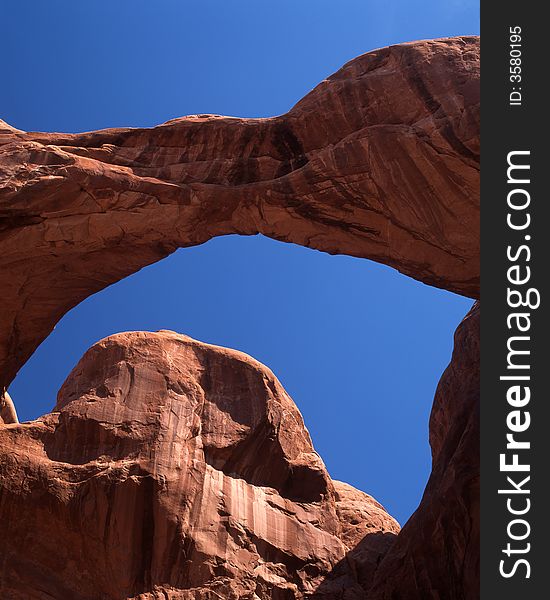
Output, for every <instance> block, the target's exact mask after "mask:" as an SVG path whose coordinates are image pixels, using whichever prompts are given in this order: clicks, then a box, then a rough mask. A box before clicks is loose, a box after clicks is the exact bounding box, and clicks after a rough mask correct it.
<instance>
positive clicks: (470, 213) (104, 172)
mask: <svg viewBox="0 0 550 600" xmlns="http://www.w3.org/2000/svg"><path fill="white" fill-rule="evenodd" d="M478 119H479V40H478V38H475V37H464V38H452V39H442V40H434V41H425V42H415V43H411V44H403V45H398V46H392V47H389V48H384V49H381V50H375V51H374V52H369V53H367V54H365V55H363V56H360V57H358V58H356V59H355V60H352V61H351V62H349V63H348V64H347V65H345V66H344V67H343V68H342V69H340V71H338V72H337V73H335V74H334V75H332V76H331V77H329V78H328V79H327V80H325V81H323V82H322V83H321V84H319V85H318V86H317V87H316V88H315V89H314V90H313V91H312V92H311V93H310V94H308V95H307V96H306V97H305V98H304V99H303V100H301V101H300V102H298V104H297V105H296V106H295V107H294V108H293V109H292V110H291V111H290V112H288V113H287V114H285V115H282V116H280V117H275V118H271V119H235V118H228V117H219V116H213V115H196V116H191V117H185V118H182V119H176V120H174V121H170V122H168V123H166V124H164V125H161V126H159V127H155V128H153V129H110V130H104V131H97V132H90V133H82V134H72V135H71V134H57V133H25V132H20V131H17V130H14V129H13V128H11V127H9V126H7V125H5V126H4V127H3V128H2V129H0V278H1V280H2V281H3V282H9V285H6V284H4V286H3V313H2V318H1V319H0V387H1V386H2V385H4V386H7V385H9V383H10V382H11V380H12V379H13V377H14V376H15V374H16V373H17V370H18V369H19V368H20V367H21V365H22V364H24V363H25V361H26V360H27V359H28V358H29V356H30V355H31V354H32V352H33V351H34V350H35V349H36V347H37V346H38V344H40V342H41V341H42V340H43V339H44V338H45V337H46V336H47V335H48V334H49V333H50V332H51V330H52V328H53V327H54V325H55V323H56V322H57V321H58V320H59V319H60V318H61V317H62V316H63V314H64V313H65V312H67V311H68V310H69V309H70V308H72V307H73V306H75V305H76V304H78V303H79V302H80V301H82V300H83V299H85V298H86V297H87V296H89V295H90V294H93V293H94V292H97V291H99V290H101V289H102V288H104V287H106V286H107V285H109V284H111V283H114V282H116V281H118V280H120V279H122V278H123V277H125V276H127V275H129V274H131V273H133V272H135V271H137V270H139V269H140V268H142V267H144V266H146V265H148V264H150V263H153V262H155V261H158V260H160V259H161V258H163V257H165V256H167V255H168V254H170V253H171V252H173V251H174V250H175V249H176V248H178V247H183V246H192V245H195V244H201V243H203V242H205V241H207V240H209V239H210V238H212V237H214V236H217V235H226V234H231V233H239V234H245V235H252V234H256V233H262V234H264V235H267V236H270V237H272V238H275V239H278V240H283V241H289V242H294V243H297V244H302V245H305V246H309V247H311V248H316V249H318V250H323V251H325V252H329V253H339V254H350V255H353V256H358V257H364V258H370V259H373V260H376V261H379V262H382V263H384V264H387V265H390V266H392V267H395V268H397V269H399V270H400V271H402V272H403V273H405V274H407V275H410V276H412V277H414V278H416V279H419V280H420V281H424V282H425V283H429V284H431V285H436V286H439V287H442V288H445V289H448V290H452V291H455V292H458V293H462V294H466V295H469V296H476V295H477V294H478V291H479V233H478V221H479V189H478V186H479V154H478V153H479V121H478Z"/></svg>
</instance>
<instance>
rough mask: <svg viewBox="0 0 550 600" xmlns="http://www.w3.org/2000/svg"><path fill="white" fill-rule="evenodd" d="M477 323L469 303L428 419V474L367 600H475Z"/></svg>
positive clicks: (476, 314)
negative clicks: (427, 479)
mask: <svg viewBox="0 0 550 600" xmlns="http://www.w3.org/2000/svg"><path fill="white" fill-rule="evenodd" d="M479 320H480V309H479V305H478V304H477V303H476V304H475V305H474V307H473V308H472V309H471V310H470V312H469V313H468V314H467V315H466V317H465V318H464V320H463V321H462V323H461V324H460V325H459V327H458V329H457V331H456V334H455V346H454V351H453V357H452V360H451V363H450V365H449V366H448V367H447V369H446V370H445V372H444V373H443V376H442V377H441V381H440V382H439V385H438V387H437V391H436V394H435V400H434V405H433V408H432V414H431V418H430V445H431V447H432V472H431V475H430V479H429V481H428V485H427V486H426V490H425V492H424V496H423V498H422V501H421V503H420V506H419V507H418V509H417V511H416V512H415V513H414V515H413V516H412V517H411V518H410V519H409V521H408V522H407V524H406V525H405V527H403V530H402V531H401V533H400V534H399V536H398V538H397V539H396V542H395V544H394V545H393V546H392V548H391V550H390V552H389V553H388V555H387V556H386V557H385V558H384V560H383V561H382V563H381V565H380V567H379V569H378V570H377V572H376V578H375V582H374V585H373V588H372V589H371V590H370V593H369V594H368V599H369V600H409V599H412V598H418V599H419V600H420V599H424V598H433V599H436V598H445V599H446V600H447V599H448V600H475V599H476V598H478V597H479V359H480V355H479Z"/></svg>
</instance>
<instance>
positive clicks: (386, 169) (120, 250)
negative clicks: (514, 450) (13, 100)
mask: <svg viewBox="0 0 550 600" xmlns="http://www.w3.org/2000/svg"><path fill="white" fill-rule="evenodd" d="M478 79H479V40H478V39H477V38H473V37H463V38H453V39H443V40H432V41H424V42H415V43H412V44H403V45H399V46H392V47H390V48H384V49H381V50H376V51H374V52H371V53H368V54H365V55H363V56H361V57H359V58H357V59H355V60H353V61H351V62H350V63H348V64H347V65H345V66H344V67H343V68H342V69H341V70H340V71H338V72H337V73H336V74H334V75H333V76H331V77H329V78H328V79H327V80H325V81H323V82H322V83H321V84H320V85H319V86H318V87H317V88H315V89H314V90H313V91H312V92H311V93H310V94H309V95H308V96H306V97H305V98H304V99H303V100H302V101H300V102H299V103H298V104H297V105H296V106H295V107H294V108H293V109H292V110H291V111H289V112H288V113H287V114H285V115H282V116H280V117H275V118H272V119H232V118H227V117H219V116H213V115H196V116H192V117H186V118H183V119H177V120H175V121H171V122H168V123H166V124H164V125H161V126H159V127H156V128H153V129H116V130H115V129H113V130H104V131H98V132H90V133H82V134H72V135H71V134H53V133H50V134H47V133H27V132H23V131H19V130H16V129H14V128H13V127H10V126H8V125H6V124H3V123H0V276H1V277H2V282H3V294H2V302H3V304H2V313H1V314H0V378H1V381H0V391H1V390H2V388H3V387H4V386H7V385H8V384H9V383H10V382H11V381H12V379H13V377H14V376H15V374H16V372H17V370H18V369H19V368H20V367H21V365H22V364H24V362H25V361H26V360H27V358H28V357H29V356H30V354H31V353H32V352H33V351H34V349H35V348H36V347H37V345H38V344H39V343H40V342H41V341H42V340H43V339H44V338H45V337H46V336H47V335H48V333H49V332H50V331H51V329H52V328H53V326H54V325H55V323H56V322H57V321H58V320H59V318H61V316H62V315H63V314H64V313H65V312H66V311H67V310H69V309H70V308H71V307H73V306H75V305H76V304H78V302H80V301H81V300H83V299H84V298H86V297H87V296H89V295H90V294H92V293H94V292H96V291H98V290H100V289H102V288H104V287H106V286H107V285H109V284H111V283H113V282H115V281H118V280H119V279H121V278H123V277H125V276H127V275H129V274H130V273H133V272H135V271H137V270H139V269H140V268H142V267H143V266H145V265H147V264H150V263H152V262H155V261H157V260H160V259H161V258H163V257H164V256H166V255H168V254H169V253H170V252H172V251H174V250H175V249H176V248H177V247H183V246H190V245H194V244H200V243H202V242H204V241H206V240H208V239H210V238H212V237H214V236H217V235H225V234H229V233H239V234H245V235H252V234H256V233H263V234H265V235H268V236H271V237H273V238H275V239H280V240H283V241H291V242H295V243H298V244H302V245H306V246H309V247H312V248H316V249H319V250H323V251H325V252H330V253H344V254H350V255H353V256H358V257H363V258H370V259H373V260H376V261H379V262H383V263H385V264H388V265H390V266H393V267H395V268H397V269H399V270H400V271H402V272H403V273H406V274H408V275H410V276H412V277H415V278H416V279H419V280H420V281H423V282H425V283H428V284H431V285H436V286H439V287H442V288H445V289H448V290H451V291H454V292H458V293H462V294H466V295H468V296H472V297H477V295H478V292H479V231H478V219H479V190H478V186H479V154H478V152H479V121H478V117H479V112H478V111H479V80H478ZM477 320H478V315H477V308H476V310H475V311H474V312H473V313H471V314H470V315H469V316H468V318H467V319H466V320H465V322H464V323H463V325H462V326H461V327H460V328H459V331H458V333H457V337H456V340H455V343H456V346H455V352H454V355H453V360H452V363H451V365H450V367H449V369H448V370H447V371H446V373H445V375H444V377H443V379H442V382H441V384H440V386H439V388H438V393H437V396H436V402H435V405H434V411H433V415H432V420H431V425H430V428H431V429H430V438H431V443H432V448H433V457H434V465H433V472H432V476H431V478H430V482H429V484H428V487H427V490H426V493H425V495H424V497H423V500H422V503H421V505H420V507H419V509H418V511H417V512H416V513H415V515H414V516H413V518H412V519H411V520H410V522H409V523H408V524H407V526H406V527H405V528H404V529H403V531H402V532H401V533H400V534H399V535H398V536H397V538H395V535H394V534H395V531H396V529H395V526H394V525H392V527H394V528H393V529H392V528H391V527H389V526H388V523H393V521H391V519H390V517H388V516H387V515H386V513H385V512H384V511H383V509H382V508H381V507H379V505H377V504H376V503H375V502H374V501H373V500H372V499H371V498H370V497H368V496H366V495H363V494H362V493H361V492H358V491H356V490H353V489H350V488H349V487H348V486H346V485H344V484H339V483H336V482H333V481H331V480H330V478H329V477H328V475H327V473H326V470H325V469H324V467H323V465H322V462H321V461H320V460H319V458H318V457H317V456H316V455H315V453H314V451H313V448H312V447H311V442H310V441H309V437H308V436H307V433H306V432H305V429H304V428H303V424H302V422H301V418H300V417H299V414H298V413H297V411H296V409H295V407H294V406H293V404H292V403H291V401H290V400H289V399H288V397H287V396H286V394H285V393H284V391H283V390H282V389H281V388H280V386H279V384H277V383H276V380H275V379H274V378H273V377H272V376H271V374H269V372H267V370H266V369H265V368H263V367H261V366H259V365H257V363H253V361H252V363H249V362H247V361H250V359H244V358H243V357H242V355H238V356H237V355H236V354H232V353H231V352H230V351H225V350H220V349H213V348H211V347H208V348H206V347H205V346H204V345H201V344H199V343H197V342H193V341H191V340H189V339H188V338H181V337H179V336H177V335H175V334H168V333H159V334H131V335H130V334H127V335H126V337H124V336H122V337H120V336H117V337H115V338H110V339H109V340H107V341H104V342H102V343H100V344H99V345H97V346H94V348H92V350H90V352H89V353H88V354H87V355H86V356H85V358H84V359H83V361H82V362H81V363H80V365H79V367H77V369H76V370H75V371H74V372H73V374H72V375H71V377H70V378H69V380H68V381H67V383H66V384H65V386H64V388H63V390H62V391H61V393H60V397H59V402H58V406H57V408H56V411H55V412H54V413H52V414H50V415H46V416H45V417H43V418H42V419H39V420H38V421H35V422H32V423H27V424H21V425H18V424H16V423H12V424H8V425H3V426H1V427H0V437H1V442H0V448H1V449H2V450H1V452H0V465H1V469H2V470H1V472H0V490H1V492H0V493H1V496H0V523H1V524H2V527H3V528H5V529H3V530H2V535H1V536H0V540H1V541H0V543H1V544H2V546H1V548H0V550H1V552H2V557H3V561H2V563H1V564H2V567H1V568H2V572H1V576H0V592H1V593H0V595H1V596H2V597H6V598H16V599H17V598H20V599H22V598H25V599H27V598H37V599H40V600H42V598H51V597H53V598H72V597H75V598H76V599H77V600H80V598H82V599H88V598H90V599H91V598H94V599H95V598H97V597H98V595H99V594H103V595H104V597H105V598H121V597H134V598H137V597H140V598H142V599H143V600H145V599H147V600H149V599H152V598H173V599H180V598H186V599H187V598H204V599H206V598H208V599H209V600H210V599H211V598H220V597H221V598H226V597H227V598H231V597H235V598H239V597H242V598H247V597H250V598H262V599H263V598H299V597H303V596H305V597H307V596H308V595H310V596H311V595H313V596H314V597H315V596H316V597H318V598H326V599H327V600H329V599H333V598H334V599H336V598H344V599H354V598H369V599H372V600H376V599H378V598H384V599H388V600H389V599H390V598H391V599H402V600H431V599H433V600H436V599H437V600H447V599H450V600H454V599H459V598H460V599H461V600H462V599H465V598H467V599H468V600H470V599H471V600H474V599H475V598H476V597H477V595H478V558H479V553H478V546H477V540H478V534H479V532H478V527H479V522H478V512H477V511H478V508H477V503H478V499H479V489H478V475H479V465H478V460H479V458H478V440H477V428H478V426H479V417H478V412H477V411H478V407H479V390H478V387H477V378H478V376H479V372H478V364H479V361H478V345H477V344H478V342H477V339H478V337H477V336H478V330H477ZM155 336H157V337H155ZM159 340H162V341H159ZM163 346H166V348H168V349H166V348H165V349H164V350H162V351H161V350H160V349H159V348H161V347H163ZM145 347H146V348H147V349H146V350H145ZM153 348H155V350H153ZM175 348H177V350H176V349H175ZM180 354H181V357H180V359H178V358H175V357H177V356H180ZM210 355H212V356H215V358H207V356H210ZM167 357H168V358H169V360H168V358H167ZM222 363H223V364H224V365H226V366H225V367H222V366H220V365H221V364H222ZM229 363H231V365H232V366H227V364H229ZM252 364H253V365H255V366H251V365H252ZM236 365H239V366H238V367H237V366H236ZM246 365H248V366H246ZM130 367H132V368H130ZM233 372H238V375H235V376H233V375H231V373H233ZM209 373H214V374H216V373H217V375H209ZM253 373H256V374H255V375H253ZM259 373H262V375H261V376H260V375H259ZM180 376H181V378H180ZM136 377H137V379H136ZM136 381H138V383H137V384H136ZM262 382H263V383H262ZM201 390H202V391H201ZM247 390H248V391H247ZM247 394H248V395H247ZM16 400H17V399H16ZM241 404H242V406H247V407H248V410H249V411H251V412H248V413H246V414H245V413H243V412H242V411H243V410H244V409H242V408H240V407H241ZM200 406H202V407H203V410H202V411H201V410H200V409H199V407H200ZM205 409H206V410H205ZM4 414H5V413H3V415H4ZM10 415H11V412H10ZM5 420H7V421H14V420H15V419H14V418H13V416H8V417H7V418H6V419H5ZM222 498H223V501H222ZM356 515H359V516H358V517H357V516H356ZM388 519H389V521H388ZM365 531H367V532H368V534H365ZM395 540H396V541H395ZM393 541H395V543H393ZM18 581H20V582H24V584H25V588H26V589H24V588H22V587H17V586H18V583H17V582H18ZM21 585H23V584H21ZM1 586H3V587H1ZM109 594H111V595H109ZM117 594H118V595H117Z"/></svg>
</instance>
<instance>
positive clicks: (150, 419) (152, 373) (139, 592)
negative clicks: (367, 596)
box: [0, 331, 399, 600]
mask: <svg viewBox="0 0 550 600" xmlns="http://www.w3.org/2000/svg"><path fill="white" fill-rule="evenodd" d="M0 445H1V447H2V454H1V455H0V507H2V509H1V522H2V533H3V535H2V536H1V538H0V555H1V556H2V558H3V561H2V571H1V577H0V596H1V597H2V598H6V599H19V598H21V599H23V598H25V600H28V599H34V598H36V599H40V600H43V599H47V598H56V599H59V600H62V599H63V600H65V599H69V598H70V599H71V600H98V599H102V600H111V599H112V600H121V599H122V598H140V599H141V600H146V599H147V600H148V599H153V598H171V599H172V600H176V599H177V600H180V599H181V600H184V599H185V600H187V599H189V600H190V599H193V600H197V599H210V598H224V599H228V600H233V599H234V600H237V599H242V598H244V599H246V598H249V599H258V598H261V599H264V598H266V599H267V598H285V599H287V598H288V599H293V598H304V597H315V598H319V599H324V598H327V599H329V598H337V597H340V593H341V590H343V589H345V590H346V596H345V597H346V598H357V599H359V598H362V597H363V593H364V587H362V586H364V585H365V584H366V583H370V582H371V581H372V576H373V573H374V570H375V568H376V565H377V564H378V563H379V562H380V560H381V558H382V556H383V555H384V554H385V552H386V551H387V548H388V547H389V546H390V544H391V543H392V541H393V540H394V538H395V536H396V533H397V532H398V531H399V526H398V524H397V523H396V522H395V520H394V519H392V518H391V517H390V516H389V515H388V514H387V513H386V511H385V510H384V509H383V508H382V507H381V506H380V505H379V504H378V503H377V502H376V501H375V500H373V499H372V498H371V497H370V496H368V495H367V494H364V493H363V492H359V491H358V490H354V489H353V488H351V487H350V486H347V485H345V484H342V483H339V482H333V481H332V480H331V478H330V477H329V475H328V473H327V471H326V469H325V466H324V464H323V462H322V460H321V459H320V458H319V456H318V455H317V454H316V453H315V451H314V449H313V446H312V444H311V440H310V437H309V434H308V432H307V430H306V428H305V427H304V423H303V420H302V417H301V415H300V413H299V411H298V409H297V408H296V406H295V405H294V403H293V402H292V400H291V399H290V398H289V397H288V395H287V394H286V392H285V391H284V389H283V388H282V387H281V385H280V383H279V382H278V381H277V379H276V378H275V377H274V375H273V374H272V373H271V372H270V371H269V370H268V369H267V368H266V367H264V366H263V365H261V364H259V363H258V362H256V361H255V360H253V359H252V358H250V357H249V356H247V355H245V354H242V353H240V352H236V351H233V350H227V349H224V348H219V347H215V346H209V345H207V344H202V343H200V342H196V341H195V340H192V339H191V338H188V337H185V336H182V335H178V334H176V333H173V332H168V331H162V332H158V333H143V332H137V333H126V334H119V335H115V336H112V337H109V338H107V339H105V340H102V341H101V342H99V343H98V344H96V345H95V346H93V347H92V348H91V349H90V350H89V351H88V352H87V353H86V354H85V356H84V357H83V358H82V360H81V361H80V362H79V364H78V365H77V366H76V367H75V369H74V370H73V372H72V373H71V374H70V375H69V377H68V379H67V381H66V382H65V384H64V385H63V387H62V389H61V390H60V392H59V396H58V402H57V406H56V407H55V410H54V412H53V413H51V414H48V415H46V416H44V417H42V418H40V419H39V420H37V421H34V422H31V423H25V424H19V425H11V426H5V427H4V428H1V429H0ZM359 543H361V544H362V551H361V552H359V551H358V550H355V552H354V553H353V554H352V555H351V556H350V557H349V558H346V555H347V554H348V553H349V552H350V551H352V550H354V549H355V548H356V547H357V545H358V544H359ZM337 565H339V567H338V569H336V570H335V567H337ZM163 594H164V595H163Z"/></svg>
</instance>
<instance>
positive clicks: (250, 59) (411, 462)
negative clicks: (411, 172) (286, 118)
mask: <svg viewBox="0 0 550 600" xmlns="http://www.w3.org/2000/svg"><path fill="white" fill-rule="evenodd" d="M478 12H479V7H478V3H477V2H473V1H469V0H465V1H463V2H458V1H452V2H446V3H445V2H436V1H433V2H432V1H426V2H418V1H414V0H412V1H401V0H399V1H394V2H370V1H368V0H362V1H348V2H346V1H341V2H334V1H331V2H328V1H324V0H317V1H309V0H305V1H301V2H298V1H297V0H294V1H286V0H285V1H277V2H267V1H266V2H258V1H257V0H256V1H254V2H252V1H233V2H227V1H226V2H222V1H204V0H203V1H201V2H184V1H182V0H180V1H166V0H165V1H162V0H161V1H158V2H150V1H142V0H131V1H130V0H117V1H113V0H110V1H103V0H95V1H93V2H92V1H88V2H74V1H70V2H69V1H61V0H50V1H49V2H47V3H45V2H24V1H21V0H18V1H17V2H16V1H13V0H5V1H4V2H3V3H2V6H1V7H0V20H1V21H2V23H3V28H2V37H1V38H0V50H1V51H2V56H3V57H4V61H3V88H2V90H1V91H0V118H3V119H4V120H6V121H7V122H9V123H10V124H12V125H14V126H15V127H18V128H21V129H25V130H29V131H30V130H42V131H86V130H91V129H98V128H102V127H112V126H152V125H156V124H158V123H161V122H164V121H166V120H168V119H171V118H174V117H178V116H182V115H185V114H193V113H206V112H212V113H217V114H227V115H235V116H248V117H259V116H272V115H275V114H280V113H282V112H285V111H286V110H288V109H289V108H290V107H291V106H292V105H293V104H294V103H295V102H297V101H298V100H299V99H300V98H301V97H302V96H303V95H304V94H305V93H307V92H308V91H309V90H310V89H311V88H312V87H313V86H315V85H316V84H317V83H318V82H319V81H321V80H322V79H323V78H325V77H326V76H327V75H329V74H330V73H332V72H334V71H335V70H337V69H338V68H339V67H340V66H341V65H342V64H343V63H345V62H346V61H348V60H350V59H351V58H353V57H354V56H356V55H358V54H361V53H363V52H367V51H369V50H371V49H373V48H377V47H380V46H385V45H388V44H392V43H398V42H402V41H410V40H414V39H421V38H429V37H441V36H446V35H461V34H475V33H479V17H478ZM31 15H32V18H30V16H31ZM470 305H471V301H469V300H468V299H465V298H461V297H459V296H456V295H453V294H450V293H447V292H444V291H441V290H436V289H433V288H430V287H428V286H425V285H423V284H420V283H417V282H415V281H413V280H411V279H408V278H406V277H404V276H401V275H399V274H398V273H397V272H395V271H393V270H392V269H389V268H387V267H384V266H381V265H377V264H374V263H371V262H369V261H366V260H359V259H354V258H350V257H332V256H328V255H326V254H323V253H320V252H316V251H312V250H308V249H305V248H301V247H298V246H294V245H290V244H282V243H279V242H275V241H272V240H269V239H266V238H262V237H260V236H256V237H251V238H239V237H236V236H230V237H224V238H219V239H215V240H212V241H211V242H209V243H207V244H205V245H204V246H200V247H196V248H190V249H185V250H179V251H178V252H176V254H175V255H173V256H171V257H169V258H168V259H166V260H164V261H162V262H161V263H158V264H156V265H153V266H151V267H148V268H146V269H143V270H142V271H140V272H139V273H137V274H135V275H133V276H131V277H129V278H127V279H126V280H124V281H122V282H119V283H118V284H116V285H114V286H111V287H110V288H108V289H106V290H104V291H103V292H101V293H99V294H96V295H95V296H93V297H91V298H88V299H87V300H86V301H85V302H83V303H82V304H81V305H80V306H78V307H77V308H76V309H74V310H73V311H71V312H70V313H69V314H68V315H66V317H65V318H64V319H63V320H62V321H61V322H60V323H59V324H58V325H57V327H56V329H55V331H54V333H53V334H52V335H51V336H50V337H49V338H48V339H47V340H46V341H45V342H44V343H43V344H42V346H41V347H40V348H39V349H38V351H37V352H36V353H35V355H34V356H33V357H32V358H31V360H30V361H29V362H28V363H27V365H26V366H25V367H24V368H23V369H22V370H21V372H20V374H19V375H18V377H17V379H16V381H15V382H14V383H13V384H12V386H11V388H10V392H11V393H12V395H13V397H14V399H15V401H16V403H17V407H18V410H19V413H20V417H21V418H22V419H31V418H34V417H36V416H38V415H39V414H42V413H44V412H46V411H48V410H50V409H51V407H52V406H53V404H54V402H55V396H56V393H57V390H58V389H59V387H60V385H61V383H62V382H63V380H64V378H65V377H66V375H67V374H68V372H69V371H70V370H71V368H72V367H73V366H74V364H75V363H76V361H77V360H78V359H79V358H80V356H81V355H82V354H83V352H84V351H85V350H86V349H87V348H88V347H89V346H90V345H91V344H93V343H94V342H95V341H97V340H98V339H101V338H102V337H104V336H106V335H109V334H111V333H115V332H118V331H124V330H135V329H145V330H157V329H173V330H176V331H180V332H182V333H186V334H188V335H191V336H192V337H195V338H197V339H200V340H203V341H206V342H210V343H215V344H220V345H225V346H229V347H232V348H237V349H239V350H243V351H245V352H247V353H248V354H251V355H252V356H254V357H255V358H257V359H259V360H260V361H262V362H264V363H265V364H266V365H268V366H269V367H270V368H271V369H272V370H273V371H274V372H275V374H276V375H277V376H278V377H279V379H280V380H281V382H282V383H283V385H284V386H285V387H286V389H287V390H288V391H289V393H290V394H291V395H292V397H293V398H294V400H295V401H296V403H297V405H298V407H299V408H300V410H301V411H302V413H303V415H304V418H305V421H306V425H307V426H308V428H309V430H310V432H311V435H312V438H313V441H314V444H315V446H316V448H317V450H318V451H319V453H320V454H321V456H322V457H323V459H324V460H325V463H326V464H327V467H328V469H329V471H330V472H331V474H332V476H333V477H335V478H337V479H342V480H344V481H347V482H349V483H351V484H353V485H355V486H357V487H359V488H361V489H363V490H365V491H367V492H368V493H371V494H373V495H374V496H375V497H376V498H377V499H378V500H379V501H381V502H382V503H383V504H384V505H385V506H386V507H387V508H388V510H390V512H392V514H394V515H395V516H396V517H397V518H398V519H399V520H400V521H401V522H404V521H406V519H407V518H408V517H409V516H410V514H411V513H412V512H413V511H414V509H415V508H416V506H417V505H418V502H419V500H420V497H421V495H422V491H423V488H424V485H425V482H426V480H427V477H428V474H429V470H430V454H429V447H428V433H427V430H428V417H429V411H430V407H431V404H432V400H433V394H434V391H435V387H436V385H437V381H438V379H439V377H440V375H441V373H442V371H443V370H444V368H445V366H446V364H447V363H448V361H449V358H450V353H451V350H452V334H453V331H454V329H455V328H456V326H457V324H458V322H459V321H460V319H461V318H462V316H463V315H464V314H465V312H466V311H467V310H468V308H469V306H470Z"/></svg>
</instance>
